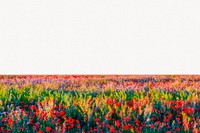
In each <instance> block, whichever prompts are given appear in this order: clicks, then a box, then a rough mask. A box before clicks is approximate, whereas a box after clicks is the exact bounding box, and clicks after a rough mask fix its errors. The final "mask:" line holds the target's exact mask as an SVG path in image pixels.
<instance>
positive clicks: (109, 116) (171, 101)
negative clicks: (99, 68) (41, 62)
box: [0, 75, 200, 133]
mask: <svg viewBox="0 0 200 133" xmlns="http://www.w3.org/2000/svg"><path fill="white" fill-rule="evenodd" d="M199 88H200V76H195V75H186V76H185V75H163V76H162V75H158V76H156V75H146V76H145V75H139V76H137V75H25V76H23V75H22V76H6V75H3V76H0V132H2V133H7V132H14V133H18V132H19V133H21V132H25V133H26V132H29V133H143V132H144V133H157V132H158V133H179V132H183V133H184V132H186V133H200V89H199Z"/></svg>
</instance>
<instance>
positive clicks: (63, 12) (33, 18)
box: [0, 0, 200, 74]
mask: <svg viewBox="0 0 200 133" xmlns="http://www.w3.org/2000/svg"><path fill="white" fill-rule="evenodd" d="M0 74H200V1H199V0H85V1H84V0H54V1H53V0H52V1H50V0H17V1H14V0H1V1H0Z"/></svg>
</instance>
